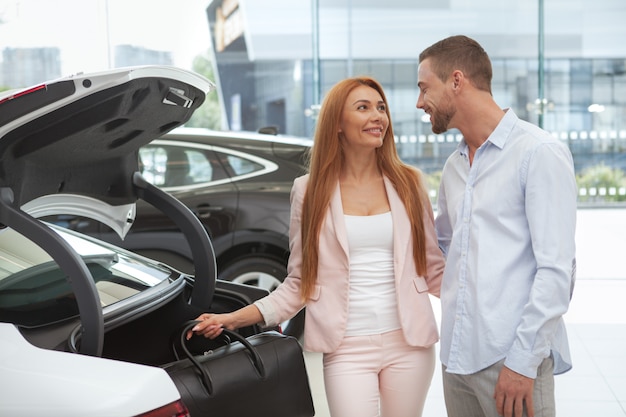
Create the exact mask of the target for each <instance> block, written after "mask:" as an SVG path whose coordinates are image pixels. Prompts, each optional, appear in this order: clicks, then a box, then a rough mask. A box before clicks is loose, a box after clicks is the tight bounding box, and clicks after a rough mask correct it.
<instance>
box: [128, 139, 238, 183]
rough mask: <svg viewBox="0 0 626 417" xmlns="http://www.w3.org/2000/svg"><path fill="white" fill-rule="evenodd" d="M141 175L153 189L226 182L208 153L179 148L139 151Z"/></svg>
mask: <svg viewBox="0 0 626 417" xmlns="http://www.w3.org/2000/svg"><path fill="white" fill-rule="evenodd" d="M139 165H140V170H141V174H142V175H143V177H144V178H145V179H146V181H148V182H150V183H151V184H153V185H156V186H159V187H179V186H184V185H193V184H201V183H206V182H211V181H216V180H219V179H224V178H227V177H228V176H227V174H226V172H225V171H224V168H223V167H222V166H221V164H220V163H219V161H217V160H216V157H215V156H214V154H213V152H212V151H209V150H204V149H199V148H183V147H180V146H155V145H150V146H145V147H143V148H141V149H140V150H139Z"/></svg>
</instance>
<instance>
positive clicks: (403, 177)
mask: <svg viewBox="0 0 626 417" xmlns="http://www.w3.org/2000/svg"><path fill="white" fill-rule="evenodd" d="M361 85H366V86H368V87H371V88H373V89H375V90H376V91H377V92H378V93H379V94H380V96H381V97H382V99H383V101H384V102H385V105H386V106H385V107H386V110H385V111H386V113H387V117H388V118H389V121H390V122H389V127H388V128H387V132H386V134H385V137H384V139H383V144H382V146H381V147H380V148H377V149H376V156H377V163H378V166H379V169H380V170H381V172H382V173H383V174H384V175H385V176H386V177H387V178H389V180H390V181H391V182H392V184H393V185H394V187H395V189H396V191H397V192H398V195H399V196H400V199H401V200H402V202H403V203H404V206H405V208H406V211H407V213H408V216H409V220H410V221H411V230H412V232H413V233H412V234H413V257H414V259H415V265H416V269H417V271H416V272H417V273H418V274H419V275H425V274H426V243H425V236H424V213H425V207H426V204H430V202H429V199H428V195H427V193H426V188H425V187H424V185H423V182H422V178H421V174H420V172H419V171H418V170H417V169H415V168H413V167H411V166H409V165H407V164H405V163H404V162H402V160H400V157H399V156H398V152H397V150H396V144H395V142H394V135H393V128H392V125H391V115H390V114H389V105H388V104H387V98H386V97H385V93H384V91H383V88H382V86H381V85H380V84H379V83H378V82H377V81H376V80H374V79H373V78H370V77H355V78H348V79H345V80H342V81H340V82H338V83H337V84H335V85H334V86H333V87H332V88H331V89H330V90H329V91H328V93H327V94H326V97H325V98H324V101H323V103H322V106H321V109H320V113H319V117H318V120H317V128H316V130H315V136H314V142H313V147H312V149H311V153H310V159H309V183H308V186H307V190H306V193H305V195H304V201H303V206H302V276H301V280H302V283H301V296H302V298H303V300H305V301H306V300H307V299H308V298H309V297H310V295H311V294H312V292H313V288H314V286H315V282H316V279H317V267H318V262H319V234H320V230H321V227H322V223H323V222H324V218H325V217H326V213H327V210H328V206H329V204H330V199H331V196H332V193H333V192H334V190H335V188H336V187H337V182H338V181H339V174H340V172H341V167H342V165H343V162H344V155H343V151H342V147H341V145H340V139H339V124H340V122H341V114H342V112H343V107H344V105H345V103H346V99H347V97H348V95H349V94H350V92H351V91H352V90H354V89H355V88H357V87H359V86H361Z"/></svg>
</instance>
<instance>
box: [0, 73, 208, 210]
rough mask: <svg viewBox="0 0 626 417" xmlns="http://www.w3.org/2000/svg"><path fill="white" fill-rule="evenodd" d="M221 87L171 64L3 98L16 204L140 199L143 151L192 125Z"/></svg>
mask: <svg viewBox="0 0 626 417" xmlns="http://www.w3.org/2000/svg"><path fill="white" fill-rule="evenodd" d="M213 89H214V85H213V83H211V82H210V81H209V80H207V79H205V78H204V77H201V76H200V75H197V74H195V73H193V72H191V71H186V70H182V69H179V68H175V67H166V66H142V67H128V68H117V69H114V70H109V71H103V72H99V73H93V74H77V75H72V76H69V77H64V78H60V79H57V80H53V81H50V82H46V83H43V84H40V85H37V86H34V87H30V88H27V89H23V90H19V91H11V92H10V93H4V94H3V95H0V187H7V188H9V189H10V190H11V192H12V193H13V199H14V203H15V205H17V206H18V207H19V206H22V205H23V204H25V203H27V202H29V201H31V200H33V199H36V198H38V197H40V196H44V195H50V194H56V193H68V194H81V195H86V196H89V197H93V198H96V199H98V200H102V201H105V202H107V203H109V204H114V205H119V204H128V203H133V202H134V201H136V197H135V194H134V192H133V187H132V180H131V178H132V175H133V173H134V172H136V171H138V158H137V152H138V149H139V148H140V147H141V146H143V145H145V144H146V143H149V142H150V141H152V140H153V139H155V138H157V137H159V136H161V135H163V134H164V133H167V132H168V131H170V130H172V129H174V128H176V127H177V126H180V125H182V124H184V123H185V122H186V121H187V120H188V119H189V118H190V117H191V115H192V114H193V112H194V111H195V109H196V108H198V107H199V106H200V105H201V104H202V103H203V102H204V100H205V97H206V94H207V93H208V92H209V91H211V90H213Z"/></svg>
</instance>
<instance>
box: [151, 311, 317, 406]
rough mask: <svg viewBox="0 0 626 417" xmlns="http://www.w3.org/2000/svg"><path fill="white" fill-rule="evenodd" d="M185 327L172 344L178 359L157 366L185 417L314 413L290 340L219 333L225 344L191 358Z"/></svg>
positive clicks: (277, 335) (301, 363) (278, 336)
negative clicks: (188, 416)
mask: <svg viewBox="0 0 626 417" xmlns="http://www.w3.org/2000/svg"><path fill="white" fill-rule="evenodd" d="M196 323H197V322H196V321H191V322H188V323H186V324H185V326H184V327H183V329H182V331H181V332H180V336H179V337H178V338H177V341H176V343H175V344H174V352H175V354H176V355H177V356H176V357H179V355H181V353H180V352H179V350H180V351H182V355H184V358H180V360H177V361H176V362H172V363H169V364H167V365H163V366H162V367H163V368H164V369H165V371H167V373H168V374H169V375H170V377H171V378H172V380H173V381H174V384H175V385H176V387H177V388H178V391H179V392H180V395H181V399H182V400H183V402H184V403H185V405H186V406H187V408H188V409H189V412H190V414H191V417H201V416H220V417H229V416H232V417H247V416H251V417H252V416H254V417H259V416H261V417H264V416H268V417H269V416H271V417H311V416H314V415H315V409H314V406H313V398H312V397H311V389H310V386H309V379H308V375H307V372H306V366H305V363H304V356H303V354H302V348H301V347H300V344H299V343H298V341H297V340H296V339H295V338H294V337H292V336H286V335H283V334H281V333H278V332H276V331H266V332H262V333H258V334H255V335H252V336H249V337H247V338H244V337H243V336H241V335H240V334H239V333H236V332H232V331H229V330H226V329H224V330H223V332H222V335H224V338H225V339H226V343H227V344H226V345H225V346H220V347H217V348H214V349H212V350H209V351H207V352H204V354H199V355H193V354H191V353H190V351H189V349H188V347H187V343H186V342H187V340H186V337H185V335H186V333H187V332H188V331H189V330H191V329H192V328H193V326H195V324H196Z"/></svg>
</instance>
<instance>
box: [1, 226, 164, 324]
mask: <svg viewBox="0 0 626 417" xmlns="http://www.w3.org/2000/svg"><path fill="white" fill-rule="evenodd" d="M54 230H55V231H56V232H57V233H59V235H60V236H61V237H62V238H64V239H65V240H66V241H67V242H68V244H69V245H70V246H71V247H72V248H73V249H74V250H76V251H77V253H78V254H79V255H80V256H81V257H82V258H83V260H84V261H85V264H86V265H87V268H88V269H89V271H90V272H91V275H92V276H93V279H94V281H95V285H96V288H97V290H98V294H99V296H100V300H101V303H102V306H103V307H104V306H108V305H111V304H114V303H116V302H118V301H121V300H124V299H126V298H129V297H132V296H133V295H135V294H137V293H139V292H141V291H143V290H146V289H148V288H150V287H152V286H155V285H157V284H158V283H160V282H163V281H166V280H167V279H168V278H169V276H170V272H169V271H168V270H166V269H162V268H160V267H157V266H156V265H152V264H140V263H138V262H137V261H135V260H130V258H127V256H126V255H125V254H124V253H122V252H120V253H118V252H114V251H112V250H110V249H109V248H107V247H105V246H100V245H98V244H96V243H94V242H92V241H89V240H86V239H83V238H80V237H79V236H77V235H73V234H71V233H68V232H66V231H64V230H62V229H57V228H54ZM76 316H78V305H77V303H76V298H75V295H74V292H73V290H72V287H71V285H70V280H69V279H68V278H67V276H66V275H65V273H64V272H63V271H62V270H61V269H60V268H59V266H58V265H57V263H56V262H55V261H54V260H53V259H52V258H51V257H50V255H48V253H47V252H45V251H44V250H43V249H41V248H40V247H39V246H38V245H36V244H35V243H33V242H32V241H30V240H29V239H27V238H26V237H24V236H23V235H21V234H19V233H18V232H16V231H15V230H13V229H9V228H6V229H3V230H2V231H0V321H5V322H9V323H16V324H18V325H22V326H30V327H32V326H40V325H44V324H49V323H56V322H60V321H63V320H66V319H70V318H74V317H76Z"/></svg>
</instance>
